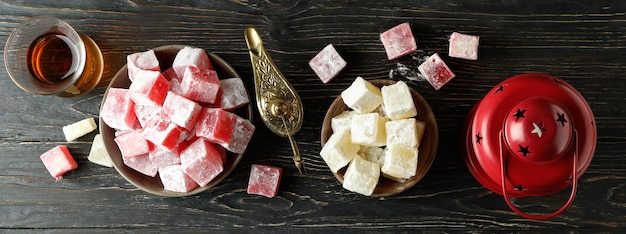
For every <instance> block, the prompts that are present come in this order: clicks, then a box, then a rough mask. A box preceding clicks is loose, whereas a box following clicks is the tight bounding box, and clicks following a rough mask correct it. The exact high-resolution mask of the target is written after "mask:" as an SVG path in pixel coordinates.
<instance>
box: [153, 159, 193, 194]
mask: <svg viewBox="0 0 626 234" xmlns="http://www.w3.org/2000/svg"><path fill="white" fill-rule="evenodd" d="M159 178H161V183H163V189H165V190H168V191H173V192H180V193H186V192H189V191H191V190H193V189H195V188H197V187H198V184H197V183H196V182H195V181H193V179H191V177H189V176H188V175H187V174H186V173H185V172H184V170H183V166H182V165H180V164H176V165H171V166H166V167H161V168H159Z"/></svg>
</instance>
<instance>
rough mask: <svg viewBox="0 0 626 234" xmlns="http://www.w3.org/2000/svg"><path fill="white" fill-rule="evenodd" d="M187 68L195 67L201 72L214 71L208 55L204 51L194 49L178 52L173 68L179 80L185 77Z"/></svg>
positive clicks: (189, 48)
mask: <svg viewBox="0 0 626 234" xmlns="http://www.w3.org/2000/svg"><path fill="white" fill-rule="evenodd" d="M187 67H194V68H197V69H199V70H212V69H213V65H212V64H211V60H209V56H208V55H207V53H206V52H205V51H204V50H203V49H200V48H193V47H185V48H183V49H181V50H180V51H178V53H177V54H176V57H175V58H174V62H173V63H172V68H173V69H174V71H175V73H176V76H177V77H178V78H182V77H183V75H184V74H185V69H186V68H187Z"/></svg>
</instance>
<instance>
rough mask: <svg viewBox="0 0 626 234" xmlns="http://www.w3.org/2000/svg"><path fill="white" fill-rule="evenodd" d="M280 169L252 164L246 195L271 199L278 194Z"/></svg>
mask: <svg viewBox="0 0 626 234" xmlns="http://www.w3.org/2000/svg"><path fill="white" fill-rule="evenodd" d="M282 172H283V170H282V168H279V167H273V166H266V165H259V164H252V169H251V170H250V179H249V180H248V190H247V192H248V194H256V195H262V196H266V197H269V198H272V197H274V196H276V194H278V187H279V186H280V179H281V176H282Z"/></svg>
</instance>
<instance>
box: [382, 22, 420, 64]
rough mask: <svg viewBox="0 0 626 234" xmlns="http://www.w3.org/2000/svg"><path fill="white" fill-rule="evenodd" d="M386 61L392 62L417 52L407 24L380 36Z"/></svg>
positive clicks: (409, 26)
mask: <svg viewBox="0 0 626 234" xmlns="http://www.w3.org/2000/svg"><path fill="white" fill-rule="evenodd" d="M380 40H381V41H382V42H383V46H384V47H385V51H386V52H387V59H389V60H393V59H397V58H400V57H402V56H405V55H407V54H410V53H411V52H414V51H416V50H417V43H416V42H415V38H414V37H413V33H412V32H411V25H409V23H402V24H400V25H398V26H395V27H393V28H391V29H389V30H387V31H385V32H383V33H381V34H380Z"/></svg>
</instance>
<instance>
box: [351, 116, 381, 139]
mask: <svg viewBox="0 0 626 234" xmlns="http://www.w3.org/2000/svg"><path fill="white" fill-rule="evenodd" d="M387 121H389V119H388V118H387V117H383V116H381V115H380V114H378V113H368V114H357V115H354V116H352V121H351V123H350V133H351V137H352V143H354V144H359V145H364V146H384V145H385V144H387V139H386V132H385V123H386V122H387Z"/></svg>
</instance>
